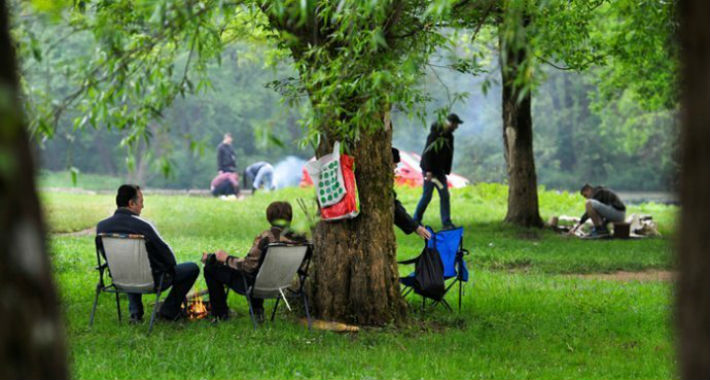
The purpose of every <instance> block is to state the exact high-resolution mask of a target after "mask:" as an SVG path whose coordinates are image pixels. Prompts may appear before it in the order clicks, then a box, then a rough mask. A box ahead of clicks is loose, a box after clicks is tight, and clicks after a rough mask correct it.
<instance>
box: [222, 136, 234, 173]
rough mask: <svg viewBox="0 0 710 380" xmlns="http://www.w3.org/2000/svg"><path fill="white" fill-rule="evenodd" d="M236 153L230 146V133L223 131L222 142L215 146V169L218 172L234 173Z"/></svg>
mask: <svg viewBox="0 0 710 380" xmlns="http://www.w3.org/2000/svg"><path fill="white" fill-rule="evenodd" d="M236 160H237V155H236V154H235V153H234V148H233V147H232V134H231V133H225V134H224V138H223V139H222V142H221V143H220V144H219V145H218V146H217V171H218V172H219V173H235V172H236V171H237V161H236Z"/></svg>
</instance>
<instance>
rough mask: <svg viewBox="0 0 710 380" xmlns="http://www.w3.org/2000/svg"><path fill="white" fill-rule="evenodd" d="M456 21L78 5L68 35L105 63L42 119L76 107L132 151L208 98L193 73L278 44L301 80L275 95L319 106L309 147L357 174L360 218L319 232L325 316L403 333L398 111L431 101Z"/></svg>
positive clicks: (301, 10) (426, 7) (360, 9)
mask: <svg viewBox="0 0 710 380" xmlns="http://www.w3.org/2000/svg"><path fill="white" fill-rule="evenodd" d="M449 10H450V5H449V4H448V1H434V2H430V1H423V0H389V1H378V2H362V1H356V0H352V1H301V2H296V1H263V2H262V1H237V2H231V3H230V2H222V1H216V0H215V1H196V0H189V1H186V2H181V3H180V4H176V3H175V2H173V1H166V0H163V1H152V2H138V3H136V2H134V1H131V0H116V1H112V2H105V1H81V2H75V5H74V7H72V9H71V10H70V11H69V12H68V14H69V16H66V20H67V24H68V25H69V26H70V27H71V28H73V29H74V30H75V31H78V32H79V33H84V34H85V35H89V36H90V37H91V39H92V40H93V41H95V42H96V44H97V49H96V50H95V51H96V52H97V53H96V54H94V55H91V56H89V57H87V58H86V62H84V64H83V65H81V66H80V67H79V68H78V69H76V70H74V72H73V74H72V75H70V77H71V79H72V80H71V82H72V83H73V86H71V87H70V90H69V91H68V95H67V96H66V97H65V98H64V100H63V101H61V102H59V103H58V104H56V102H55V105H53V106H52V107H51V108H49V109H47V110H46V112H45V115H44V116H45V117H44V118H41V119H40V120H46V119H50V121H51V120H58V119H59V118H58V117H57V115H61V114H62V113H64V112H67V110H69V109H71V108H72V107H74V108H77V109H78V110H80V111H81V113H82V114H83V115H84V116H83V117H81V118H79V117H78V118H76V120H75V126H76V127H78V128H81V127H84V126H86V125H93V126H96V127H114V128H119V129H124V130H125V131H126V133H127V137H126V138H125V142H126V143H127V144H135V145H138V144H137V141H139V140H140V139H148V138H149V137H150V135H151V133H150V129H149V128H148V126H149V125H150V120H151V119H152V118H154V117H157V116H159V115H160V114H161V111H162V110H163V109H164V108H165V107H167V106H169V105H170V104H171V102H172V101H173V100H174V99H175V97H176V96H178V95H180V94H183V93H186V92H191V91H193V90H195V89H196V88H200V87H204V85H202V83H205V82H206V80H207V79H206V78H204V77H200V76H199V75H198V77H199V78H200V79H199V80H195V75H194V74H195V72H197V73H198V74H199V73H203V74H204V70H203V69H204V67H205V64H206V62H209V61H210V60H217V59H219V57H220V52H221V51H222V49H223V47H224V46H225V45H227V44H228V43H230V42H231V41H234V40H239V39H245V38H261V39H266V40H270V41H273V42H274V43H275V45H276V46H277V47H278V50H277V52H278V54H281V56H282V57H284V58H288V59H290V60H291V61H292V62H293V64H294V66H295V68H296V70H297V71H298V74H299V77H298V78H295V79H294V78H286V79H284V80H282V81H278V82H277V83H274V84H273V86H274V87H275V88H276V89H278V90H279V91H281V92H283V93H284V95H286V96H287V98H288V99H293V98H304V97H305V98H306V99H307V101H308V102H309V104H310V114H309V115H306V116H305V117H304V120H303V123H304V125H305V126H306V128H305V136H304V140H305V141H307V142H311V143H314V145H316V149H315V150H316V154H317V155H319V156H320V155H322V154H324V153H326V152H329V151H330V150H331V149H332V146H333V143H334V142H335V141H338V140H339V141H341V142H342V145H343V146H344V148H345V151H346V152H347V153H349V154H351V155H352V156H353V157H354V158H355V162H356V179H357V182H358V196H359V201H360V215H359V216H358V217H357V218H355V219H353V220H346V221H339V222H322V223H319V224H318V225H317V227H316V228H315V233H314V241H315V246H316V249H315V257H314V264H315V265H314V268H313V274H312V284H311V285H312V286H311V291H312V294H313V296H314V297H313V299H314V304H315V305H314V306H315V311H316V314H317V315H319V316H321V317H323V318H328V319H338V320H347V321H351V322H356V323H361V324H376V325H381V324H385V323H389V322H396V321H398V320H400V319H401V318H402V317H403V316H404V315H405V304H404V302H403V300H402V299H401V297H400V295H399V291H398V289H399V287H398V271H397V264H396V251H395V238H394V233H393V229H392V224H393V223H392V222H393V209H392V204H393V199H392V193H391V186H392V171H391V153H390V146H391V135H392V126H391V123H390V121H389V119H390V117H389V115H390V110H391V108H392V107H393V106H399V107H402V108H405V109H406V108H412V107H414V106H415V105H417V104H419V103H420V102H421V100H422V99H424V97H423V96H422V94H421V93H420V92H419V91H417V90H414V89H412V88H411V87H412V86H411V85H412V84H413V83H414V82H415V81H416V79H417V78H418V76H419V75H420V74H421V73H420V71H421V68H422V67H423V66H424V64H425V63H426V62H427V58H428V56H429V54H430V53H431V52H432V51H433V49H434V47H435V46H436V45H437V44H440V43H442V42H443V41H444V40H445V37H444V36H443V35H442V34H441V30H439V29H437V28H436V27H435V25H437V23H439V22H440V20H442V19H444V18H445V17H446V16H447V14H448V13H447V12H448V11H449ZM196 81H197V85H195V84H194V83H195V82H196ZM235 91H238V90H237V89H235ZM36 125H37V126H38V127H39V128H40V129H41V128H45V129H52V128H56V125H52V124H51V122H50V123H47V122H44V123H42V122H38V123H37V124H36Z"/></svg>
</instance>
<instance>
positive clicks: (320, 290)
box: [311, 126, 406, 325]
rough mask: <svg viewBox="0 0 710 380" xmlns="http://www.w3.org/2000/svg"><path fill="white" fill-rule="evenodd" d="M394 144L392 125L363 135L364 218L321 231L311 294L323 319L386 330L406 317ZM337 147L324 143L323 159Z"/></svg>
mask: <svg viewBox="0 0 710 380" xmlns="http://www.w3.org/2000/svg"><path fill="white" fill-rule="evenodd" d="M391 141H392V132H391V128H389V126H387V128H386V129H385V128H382V129H380V130H379V131H377V132H373V133H371V134H361V136H360V140H359V141H358V142H357V144H355V145H354V147H353V151H351V153H352V155H353V156H354V158H355V178H356V181H357V186H358V195H359V199H360V215H359V216H358V217H357V218H355V219H351V220H344V221H335V222H324V221H322V222H320V223H319V224H318V225H317V227H316V230H315V234H314V243H315V254H314V258H313V263H314V268H313V269H314V271H313V273H312V284H311V291H312V294H313V304H314V305H313V306H314V310H315V312H316V314H317V315H318V316H319V317H320V318H324V319H327V320H338V321H345V322H351V323H357V324H363V325H383V324H386V323H391V322H397V321H400V320H402V319H403V318H404V317H405V312H406V305H405V303H404V301H403V300H402V298H401V296H400V294H399V283H398V281H399V274H398V271H397V258H396V243H395V237H394V230H393V227H392V226H393V223H394V210H393V207H392V205H393V199H392V181H393V178H392V153H391ZM333 142H334V141H324V142H322V143H321V145H320V147H319V148H318V156H322V155H323V154H325V153H328V152H330V151H331V150H332V144H333Z"/></svg>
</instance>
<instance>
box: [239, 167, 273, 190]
mask: <svg viewBox="0 0 710 380" xmlns="http://www.w3.org/2000/svg"><path fill="white" fill-rule="evenodd" d="M244 177H245V178H246V179H248V180H249V182H251V191H252V194H253V193H254V192H255V191H256V190H258V189H260V188H261V187H262V186H264V189H265V190H266V191H269V190H273V189H274V167H273V166H271V164H270V163H268V162H266V161H259V162H255V163H253V164H251V165H249V166H247V168H246V169H244Z"/></svg>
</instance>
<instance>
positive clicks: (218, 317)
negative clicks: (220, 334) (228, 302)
mask: <svg viewBox="0 0 710 380" xmlns="http://www.w3.org/2000/svg"><path fill="white" fill-rule="evenodd" d="M229 319H230V318H229V314H225V315H213V316H212V318H210V323H211V324H213V325H216V324H218V323H221V322H227V321H228V320H229Z"/></svg>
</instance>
